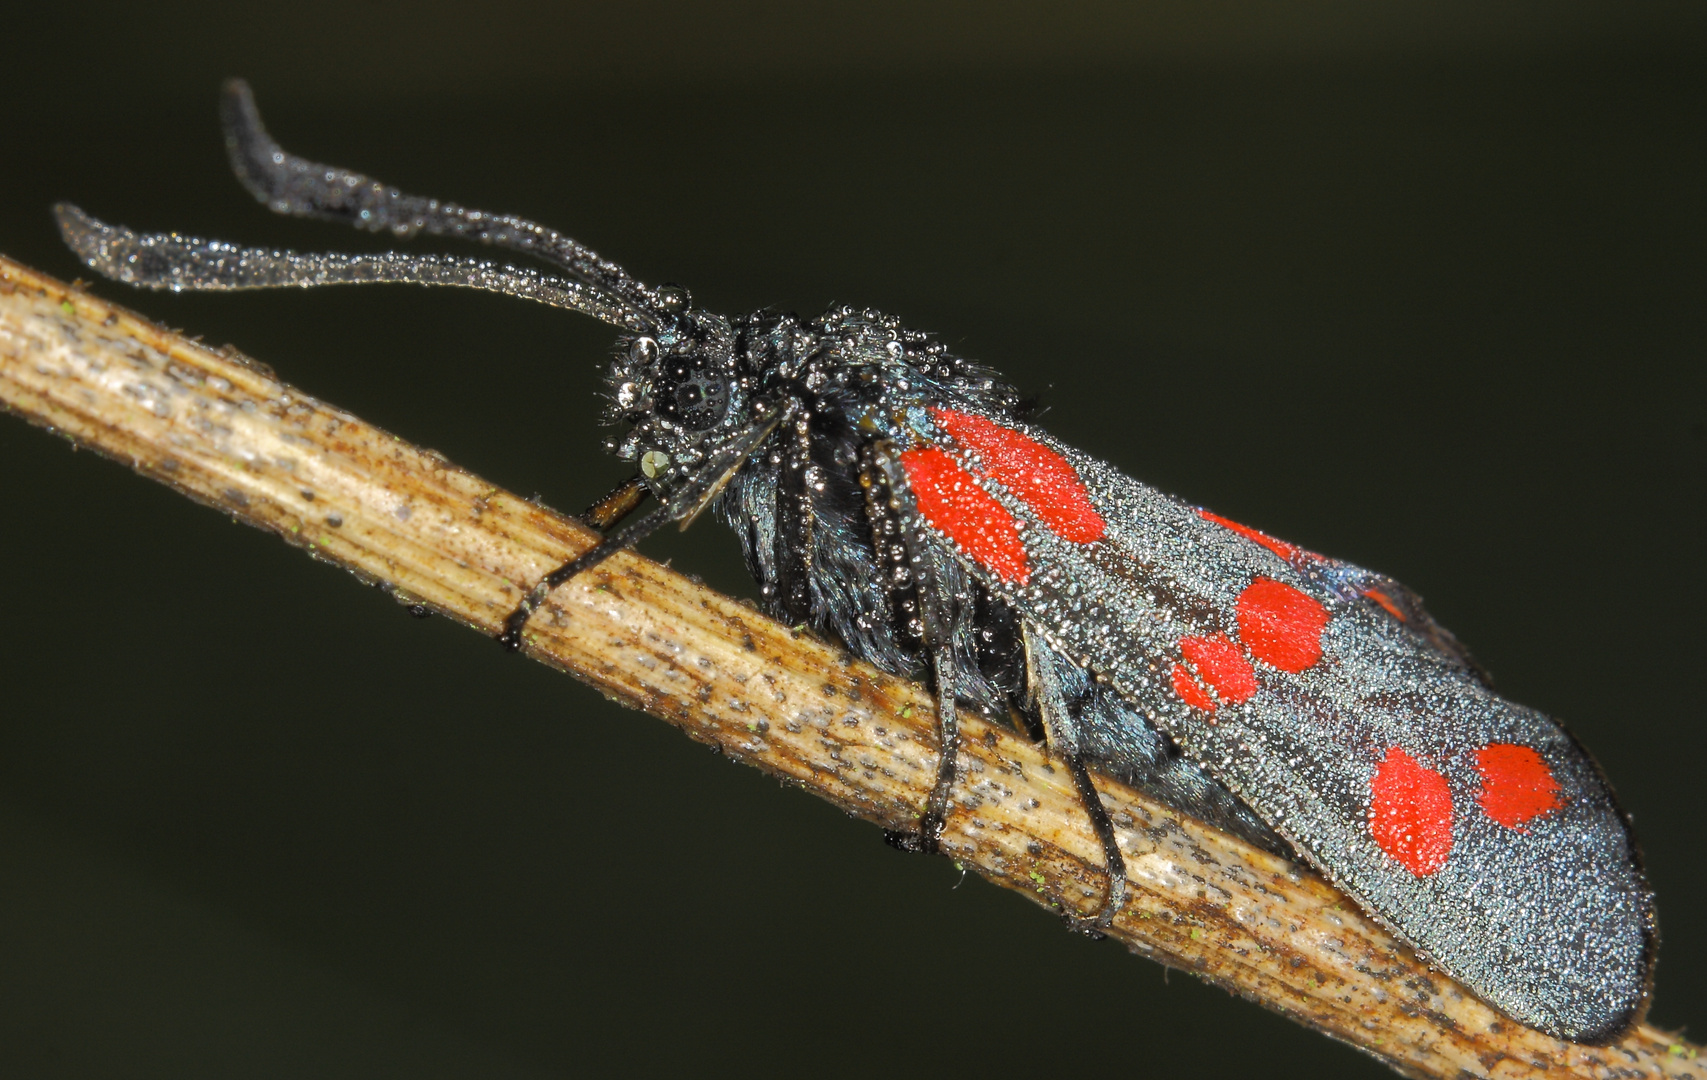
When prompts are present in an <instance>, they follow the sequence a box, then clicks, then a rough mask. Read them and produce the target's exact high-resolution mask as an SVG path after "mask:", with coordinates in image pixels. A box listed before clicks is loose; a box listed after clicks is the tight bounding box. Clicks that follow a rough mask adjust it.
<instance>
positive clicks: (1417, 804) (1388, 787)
mask: <svg viewBox="0 0 1707 1080" xmlns="http://www.w3.org/2000/svg"><path fill="white" fill-rule="evenodd" d="M1369 795H1370V799H1369V832H1370V835H1371V836H1373V837H1374V838H1375V842H1376V843H1377V844H1379V845H1380V846H1381V850H1382V851H1385V852H1386V853H1387V854H1389V855H1391V856H1392V857H1393V858H1394V859H1396V860H1398V862H1399V865H1400V866H1403V867H1404V868H1405V869H1406V870H1409V871H1410V872H1411V873H1413V874H1415V875H1416V876H1417V877H1427V876H1429V875H1430V874H1432V873H1434V872H1435V871H1437V870H1439V869H1440V868H1441V867H1443V866H1445V865H1446V857H1447V856H1448V855H1450V854H1451V853H1452V793H1451V792H1450V791H1448V790H1447V789H1446V778H1445V777H1444V776H1441V775H1440V774H1439V773H1437V772H1435V771H1434V770H1433V769H1430V768H1428V767H1426V766H1424V765H1422V764H1420V763H1419V762H1418V761H1417V759H1416V758H1413V757H1412V756H1411V755H1409V754H1407V753H1405V752H1404V751H1403V750H1401V749H1399V748H1398V747H1397V746H1395V747H1392V748H1391V749H1389V750H1388V751H1387V756H1386V757H1384V758H1382V759H1381V764H1380V765H1378V766H1376V768H1375V775H1374V776H1373V777H1371V778H1370V781H1369Z"/></svg>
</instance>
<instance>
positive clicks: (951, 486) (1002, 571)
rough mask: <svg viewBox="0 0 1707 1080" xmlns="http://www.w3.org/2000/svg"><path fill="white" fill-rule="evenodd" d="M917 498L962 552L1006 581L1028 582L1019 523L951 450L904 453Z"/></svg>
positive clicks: (923, 448) (924, 448)
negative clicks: (974, 477)
mask: <svg viewBox="0 0 1707 1080" xmlns="http://www.w3.org/2000/svg"><path fill="white" fill-rule="evenodd" d="M901 467H902V468H903V469H905V470H906V473H907V483H908V485H909V486H910V487H911V488H912V489H913V502H914V503H915V504H917V506H918V508H919V513H921V514H923V515H924V516H925V520H926V521H928V522H930V523H931V524H932V525H933V526H935V527H936V528H938V529H940V530H941V531H942V533H943V534H944V535H945V536H947V537H948V538H949V539H950V540H953V541H954V542H955V543H956V544H958V545H959V546H960V550H961V551H964V552H965V553H966V555H967V556H968V557H969V558H971V559H972V560H973V561H975V562H977V563H978V565H980V566H982V567H983V568H984V569H986V570H988V571H990V572H991V573H992V574H995V575H996V576H997V577H999V578H1001V579H1002V580H1003V581H1007V582H1012V583H1015V584H1018V585H1024V584H1025V583H1026V580H1027V579H1028V578H1030V577H1031V567H1030V565H1029V564H1028V563H1027V561H1026V556H1025V545H1024V544H1022V543H1020V538H1019V524H1018V522H1016V521H1014V516H1013V515H1012V514H1010V513H1008V511H1007V509H1006V508H1005V507H1004V506H1002V504H1001V503H999V502H997V501H996V500H995V499H994V498H993V497H992V496H991V495H990V493H989V492H987V491H985V490H984V489H983V488H981V487H979V486H978V481H977V480H975V479H973V477H972V474H971V473H969V472H967V471H966V470H965V469H963V468H961V467H960V463H959V462H957V461H955V460H954V458H953V456H951V455H950V454H949V452H948V451H946V450H943V449H941V448H939V447H935V446H920V447H915V448H914V449H912V450H907V451H904V452H903V453H902V454H901Z"/></svg>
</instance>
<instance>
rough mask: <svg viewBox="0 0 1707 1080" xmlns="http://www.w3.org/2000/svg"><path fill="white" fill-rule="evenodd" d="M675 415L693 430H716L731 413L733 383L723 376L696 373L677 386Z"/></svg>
mask: <svg viewBox="0 0 1707 1080" xmlns="http://www.w3.org/2000/svg"><path fill="white" fill-rule="evenodd" d="M675 406H676V407H675V410H674V412H675V414H676V418H677V419H678V420H680V421H681V422H682V426H684V427H686V428H688V429H689V430H691V431H705V430H706V429H707V428H713V427H716V426H717V424H718V423H719V421H721V420H722V419H723V417H724V414H726V413H727V412H728V411H729V383H728V381H727V380H726V379H724V378H723V377H722V376H721V375H712V374H708V373H702V372H693V373H691V374H689V375H688V377H687V378H685V379H683V380H682V381H681V382H680V383H678V384H677V386H676V393H675Z"/></svg>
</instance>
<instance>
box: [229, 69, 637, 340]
mask: <svg viewBox="0 0 1707 1080" xmlns="http://www.w3.org/2000/svg"><path fill="white" fill-rule="evenodd" d="M219 118H220V123H221V125H222V126H223V127H224V129H225V149H226V153H227V154H228V155H229V156H230V158H231V168H232V170H233V171H235V172H236V173H237V179H238V180H240V181H241V182H242V184H243V186H244V187H245V188H248V189H249V192H250V194H252V195H254V196H255V198H256V199H258V200H259V201H260V202H262V203H263V204H265V205H266V207H267V208H268V209H269V210H272V211H273V212H274V213H276V214H289V215H292V216H295V217H308V218H319V219H322V220H325V221H338V222H343V223H344V224H346V225H351V226H354V227H355V228H358V229H365V230H367V231H369V232H389V233H391V234H392V235H394V236H399V237H409V236H414V235H416V234H417V233H427V234H429V235H432V236H454V237H458V238H460V239H464V240H474V241H477V242H479V243H482V244H490V245H492V246H493V247H500V248H505V249H507V250H510V251H515V252H520V253H522V254H524V255H531V256H534V257H535V258H539V259H543V260H545V261H547V262H549V263H552V264H553V265H555V266H557V267H558V268H559V269H560V270H562V271H563V272H564V273H566V274H567V275H568V276H569V277H570V278H573V279H574V280H575V281H578V282H580V283H581V284H582V285H584V286H586V287H588V288H590V289H593V290H596V291H598V292H602V293H604V294H605V295H606V296H608V297H609V302H610V303H611V305H612V306H621V307H626V308H628V309H629V310H630V312H631V313H632V317H631V318H629V319H626V320H624V321H623V322H622V324H621V325H625V326H628V327H629V328H630V329H634V330H647V329H653V328H655V327H656V326H657V325H658V324H659V323H660V322H661V321H664V309H663V305H662V304H661V303H660V301H659V298H658V296H657V294H656V293H655V291H654V290H653V289H651V288H649V287H648V286H646V285H643V284H642V283H640V282H638V281H636V280H635V279H634V278H632V277H630V276H629V275H628V272H627V271H626V270H624V269H623V268H622V267H620V266H618V265H617V264H616V263H613V262H611V261H609V260H608V259H604V258H601V257H600V256H599V255H598V254H597V253H595V252H593V251H591V250H589V249H588V248H586V247H584V246H583V245H581V244H578V243H576V242H575V241H574V240H572V239H570V238H569V237H567V236H564V235H563V234H562V233H560V232H558V231H557V230H555V229H549V228H546V227H545V226H543V225H539V224H536V223H534V222H532V221H528V220H526V219H525V218H519V217H516V216H514V215H512V214H489V213H486V212H484V211H481V210H470V209H467V208H465V207H461V206H458V205H456V204H455V203H450V202H441V201H440V200H438V199H429V198H423V197H421V196H419V195H408V194H405V193H404V192H402V191H400V190H398V189H397V188H395V187H392V186H390V185H389V184H385V183H382V182H381V181H378V180H375V179H373V178H372V177H368V176H364V175H362V174H361V173H357V172H351V171H350V170H348V169H342V168H339V167H337V166H335V165H323V164H320V163H318V162H313V161H309V160H307V159H306V158H301V157H298V156H296V155H295V154H291V153H287V152H286V151H285V150H284V149H283V148H282V147H280V146H279V144H278V143H277V142H275V141H273V138H272V136H270V135H268V134H267V129H266V128H265V126H263V125H262V123H261V113H260V110H259V109H257V108H256V107H255V97H254V94H253V93H251V92H250V90H249V84H248V83H246V82H244V81H243V80H242V79H231V80H229V81H228V82H226V84H225V86H224V88H223V90H222V92H221V94H220V99H219Z"/></svg>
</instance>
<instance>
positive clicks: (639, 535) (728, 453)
mask: <svg viewBox="0 0 1707 1080" xmlns="http://www.w3.org/2000/svg"><path fill="white" fill-rule="evenodd" d="M792 415H794V409H793V406H786V407H784V408H781V409H774V410H772V411H771V412H768V413H766V412H761V413H760V415H759V418H758V419H757V420H756V421H755V422H754V423H753V424H752V425H751V426H750V427H748V428H747V429H746V430H745V431H743V432H741V433H740V434H739V435H737V436H735V437H734V438H733V439H731V440H729V441H728V442H727V443H724V444H723V446H722V447H720V448H719V449H717V450H716V451H714V452H713V453H712V454H711V456H710V459H709V460H707V461H706V463H705V464H704V465H703V466H701V467H700V470H699V472H698V473H697V474H695V476H694V477H693V478H691V479H690V480H689V481H688V482H687V483H685V484H684V485H682V487H680V488H679V489H677V490H676V491H675V492H673V493H671V495H670V497H669V498H668V499H664V500H662V501H661V502H660V504H659V505H658V506H655V507H653V508H652V509H651V510H650V511H648V512H647V513H645V514H642V515H641V516H640V517H638V518H632V519H630V520H628V521H626V522H625V523H624V524H622V525H619V526H617V527H616V529H615V530H614V531H612V532H608V533H606V534H605V535H604V536H603V537H601V538H600V539H599V542H598V543H596V544H594V545H593V546H592V547H591V548H589V549H587V550H586V551H583V552H582V553H581V554H579V555H577V556H576V557H575V558H573V559H570V560H569V561H568V562H566V563H564V564H563V565H562V566H559V567H558V568H557V569H555V570H553V571H552V572H551V573H549V574H547V575H545V577H543V578H541V579H540V580H539V583H538V584H536V585H535V586H534V587H533V588H532V589H529V590H528V593H527V595H526V596H524V597H522V601H521V603H519V604H517V605H516V607H515V610H513V611H511V612H510V614H509V615H508V616H507V617H506V618H505V619H504V629H503V632H502V633H500V634H499V635H498V644H500V645H502V646H503V647H504V648H505V649H506V650H508V651H510V652H515V651H516V650H517V649H520V648H521V647H522V631H524V630H525V629H527V624H528V620H529V619H530V618H532V617H533V613H534V612H535V611H537V610H539V606H540V605H541V604H543V603H545V598H546V597H547V596H550V595H551V592H552V590H553V589H556V588H557V587H558V586H559V585H562V584H563V583H564V582H566V581H568V580H569V579H570V578H572V577H574V576H576V575H577V574H580V573H582V572H583V571H587V570H591V569H592V568H593V567H595V566H597V565H599V564H600V563H602V562H604V561H605V560H606V559H608V558H610V557H611V556H612V555H615V554H616V553H617V552H619V551H626V550H627V549H629V548H631V547H633V546H634V545H635V544H638V543H640V541H642V540H644V539H646V537H648V536H650V535H651V534H652V533H653V532H655V531H656V530H657V529H658V528H659V527H660V526H663V525H667V524H669V523H670V522H672V521H681V520H684V519H685V520H689V521H691V520H692V519H693V518H694V517H696V516H697V515H698V514H699V513H700V512H701V511H702V510H704V509H705V507H706V505H707V504H708V503H710V501H711V500H712V499H714V498H716V497H717V494H718V493H719V492H721V491H722V490H723V488H724V487H725V486H726V485H727V484H728V483H729V479H730V477H732V476H734V475H735V473H736V472H737V471H738V470H739V469H740V468H741V467H742V466H743V465H745V464H746V463H747V457H748V456H749V455H750V454H752V453H753V451H755V450H757V449H758V448H759V445H760V444H761V443H763V442H764V441H765V440H766V439H767V438H769V437H770V435H771V432H773V431H775V430H776V429H777V427H778V426H779V425H780V424H782V423H783V422H784V421H785V420H787V419H788V418H789V417H790V416H792ZM636 486H638V487H639V488H641V489H645V488H646V486H647V485H646V483H645V481H644V480H641V479H640V478H638V477H636V478H635V479H634V480H631V481H629V482H628V483H627V484H624V485H623V486H622V487H619V488H617V489H616V490H615V491H613V492H611V493H610V494H609V495H606V496H605V497H604V498H603V499H601V500H599V501H598V502H596V503H594V504H593V506H592V508H591V509H589V510H588V511H587V513H588V515H595V514H601V513H602V514H607V515H609V517H610V520H611V521H613V522H615V521H620V520H622V519H624V518H627V517H628V515H629V514H631V513H632V512H633V510H634V508H635V507H637V506H639V505H640V501H641V499H642V497H643V492H640V493H637V492H636V491H635V488H636ZM589 524H597V523H596V522H592V521H589Z"/></svg>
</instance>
